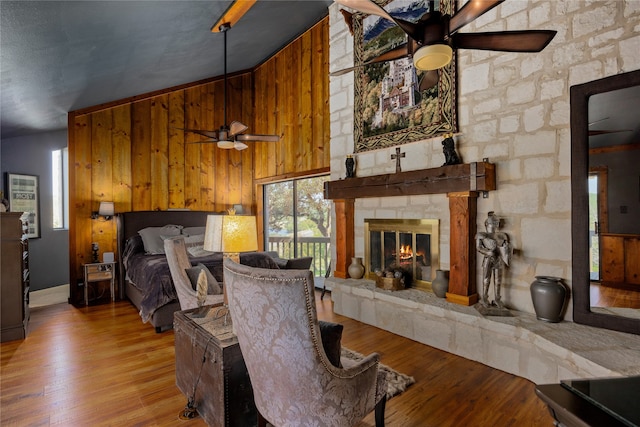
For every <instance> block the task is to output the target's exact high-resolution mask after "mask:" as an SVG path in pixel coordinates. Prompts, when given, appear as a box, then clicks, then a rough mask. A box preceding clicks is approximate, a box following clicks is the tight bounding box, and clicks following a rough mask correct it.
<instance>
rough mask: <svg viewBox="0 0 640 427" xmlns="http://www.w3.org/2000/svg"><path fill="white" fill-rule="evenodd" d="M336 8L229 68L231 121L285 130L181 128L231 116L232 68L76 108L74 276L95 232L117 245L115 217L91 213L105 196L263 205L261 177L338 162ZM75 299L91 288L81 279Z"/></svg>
mask: <svg viewBox="0 0 640 427" xmlns="http://www.w3.org/2000/svg"><path fill="white" fill-rule="evenodd" d="M328 62H329V49H328V18H325V19H324V20H323V21H321V22H320V23H318V24H317V25H315V26H314V27H313V28H311V29H310V30H309V31H308V32H306V33H305V34H303V35H302V36H300V38H298V39H297V40H294V41H293V42H292V43H291V44H290V45H288V46H286V47H285V48H283V49H282V50H281V51H280V52H277V53H276V54H274V55H273V57H271V58H270V59H269V60H267V61H266V62H264V63H263V64H260V65H259V66H257V67H256V69H254V70H251V71H245V72H240V73H235V74H232V75H229V76H228V86H227V100H226V101H227V102H226V105H227V124H228V123H229V122H231V121H233V120H238V121H240V122H242V123H245V124H246V125H247V126H249V130H248V132H250V133H258V134H278V135H281V141H280V142H278V143H268V142H254V143H249V144H250V148H249V149H247V150H243V151H237V150H221V149H219V148H217V146H216V144H214V143H209V144H196V143H194V142H197V141H202V140H204V139H206V138H204V137H202V136H199V135H196V134H192V133H186V132H184V131H182V130H180V129H182V128H193V129H210V130H217V129H218V128H219V127H220V126H221V125H222V124H224V121H225V118H224V82H223V78H222V76H220V77H217V78H214V79H210V80H206V81H199V82H196V83H193V84H191V85H182V86H179V87H175V88H169V89H167V90H165V91H155V92H153V93H150V94H148V95H146V96H145V95H137V96H135V97H132V98H129V99H125V100H122V101H117V102H110V103H108V104H102V105H99V106H96V107H93V108H84V109H82V110H78V111H74V112H71V113H69V156H70V162H71V164H72V165H73V167H72V168H71V176H70V183H71V184H70V205H71V208H70V212H71V213H70V215H71V218H70V233H69V239H70V244H69V251H70V259H71V266H70V283H72V284H76V283H77V281H78V280H79V279H80V278H81V277H82V264H83V263H86V262H88V261H90V259H91V242H95V241H97V242H98V243H99V244H100V253H101V254H102V253H103V252H105V251H112V252H116V244H115V239H116V236H115V234H116V229H115V222H114V221H106V222H102V221H96V220H91V218H90V216H91V212H92V211H95V210H97V209H98V205H99V202H100V201H113V202H115V207H116V212H127V211H140V210H166V209H169V208H171V209H183V208H187V209H192V210H210V211H217V212H219V211H224V210H226V209H228V208H230V207H232V206H233V205H234V204H242V205H243V207H244V209H245V211H248V212H253V213H255V211H256V210H257V205H258V204H257V203H256V200H255V195H254V194H255V193H254V192H255V188H256V187H255V184H254V182H255V180H256V179H259V180H261V182H267V181H269V180H278V179H280V178H279V177H282V176H287V175H296V176H301V175H304V174H305V172H317V171H318V170H321V169H328V167H329V116H328V115H329V108H328V107H329V99H328V97H329V91H328V86H329V80H328ZM71 288H72V290H71V301H72V302H74V303H78V304H79V303H80V302H81V301H82V293H81V292H80V290H79V289H80V288H79V287H77V286H72V287H71Z"/></svg>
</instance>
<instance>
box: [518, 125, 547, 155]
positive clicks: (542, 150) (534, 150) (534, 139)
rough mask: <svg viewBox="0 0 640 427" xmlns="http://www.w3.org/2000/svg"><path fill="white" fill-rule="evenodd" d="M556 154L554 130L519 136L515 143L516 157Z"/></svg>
mask: <svg viewBox="0 0 640 427" xmlns="http://www.w3.org/2000/svg"><path fill="white" fill-rule="evenodd" d="M555 153H556V133H555V132H554V131H552V130H542V131H539V132H535V133H531V134H524V135H518V137H517V138H516V140H515V141H514V143H513V154H514V155H515V156H516V157H520V156H531V155H540V154H555Z"/></svg>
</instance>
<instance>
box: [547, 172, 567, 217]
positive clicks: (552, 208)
mask: <svg viewBox="0 0 640 427" xmlns="http://www.w3.org/2000/svg"><path fill="white" fill-rule="evenodd" d="M545 188H546V193H547V196H546V198H545V201H544V211H545V212H547V213H555V212H570V211H571V181H570V180H568V179H565V180H562V181H547V182H546V183H545Z"/></svg>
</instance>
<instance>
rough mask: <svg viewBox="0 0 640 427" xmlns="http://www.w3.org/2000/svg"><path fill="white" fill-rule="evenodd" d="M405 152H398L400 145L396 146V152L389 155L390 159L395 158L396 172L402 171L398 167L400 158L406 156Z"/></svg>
mask: <svg viewBox="0 0 640 427" xmlns="http://www.w3.org/2000/svg"><path fill="white" fill-rule="evenodd" d="M406 154H407V153H402V154H400V147H396V154H392V155H391V160H394V159H395V161H396V173H398V172H402V169H401V168H400V159H401V158H402V157H406Z"/></svg>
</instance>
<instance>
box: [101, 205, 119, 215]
mask: <svg viewBox="0 0 640 427" xmlns="http://www.w3.org/2000/svg"><path fill="white" fill-rule="evenodd" d="M114 214H115V207H114V204H113V202H100V207H99V208H98V215H102V216H113V215H114Z"/></svg>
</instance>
